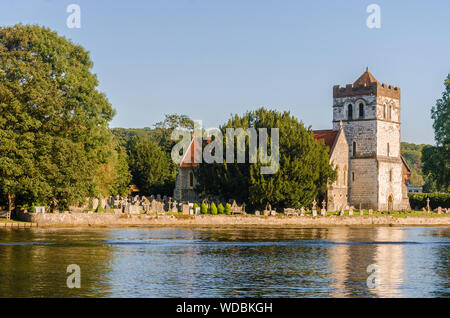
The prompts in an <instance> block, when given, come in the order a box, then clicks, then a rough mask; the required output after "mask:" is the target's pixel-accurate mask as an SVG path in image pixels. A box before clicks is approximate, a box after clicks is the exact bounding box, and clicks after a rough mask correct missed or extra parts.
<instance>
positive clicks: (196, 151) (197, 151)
mask: <svg viewBox="0 0 450 318" xmlns="http://www.w3.org/2000/svg"><path fill="white" fill-rule="evenodd" d="M210 142H211V139H208V140H203V146H204V145H207V144H209V143H210ZM202 152H203V147H201V146H200V143H199V142H198V140H197V138H192V140H191V143H190V144H189V147H188V149H187V150H186V152H185V153H184V156H183V159H182V160H181V163H180V167H182V168H197V167H198V161H200V158H201V156H202ZM195 159H197V160H195ZM195 161H197V162H195Z"/></svg>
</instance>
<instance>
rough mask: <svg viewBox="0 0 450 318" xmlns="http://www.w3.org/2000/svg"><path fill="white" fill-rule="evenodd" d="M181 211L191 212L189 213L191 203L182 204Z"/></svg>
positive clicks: (184, 212)
mask: <svg viewBox="0 0 450 318" xmlns="http://www.w3.org/2000/svg"><path fill="white" fill-rule="evenodd" d="M181 212H182V213H183V214H185V215H187V214H190V213H189V204H188V203H183V204H182V205H181Z"/></svg>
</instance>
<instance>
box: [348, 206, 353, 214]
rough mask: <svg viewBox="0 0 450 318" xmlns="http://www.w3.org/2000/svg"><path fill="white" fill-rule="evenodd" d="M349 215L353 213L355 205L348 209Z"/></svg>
mask: <svg viewBox="0 0 450 318" xmlns="http://www.w3.org/2000/svg"><path fill="white" fill-rule="evenodd" d="M348 215H353V206H351V207H350V208H349V209H348Z"/></svg>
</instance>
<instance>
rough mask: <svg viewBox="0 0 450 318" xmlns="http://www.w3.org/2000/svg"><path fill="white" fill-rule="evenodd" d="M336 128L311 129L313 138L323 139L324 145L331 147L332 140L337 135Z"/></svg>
mask: <svg viewBox="0 0 450 318" xmlns="http://www.w3.org/2000/svg"><path fill="white" fill-rule="evenodd" d="M338 133H339V131H338V130H331V129H327V130H313V134H314V139H315V140H317V141H320V140H323V141H324V143H325V145H327V146H328V147H330V150H331V148H332V147H333V144H334V141H335V140H336V137H337V135H338Z"/></svg>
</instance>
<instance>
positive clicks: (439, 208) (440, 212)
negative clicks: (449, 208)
mask: <svg viewBox="0 0 450 318" xmlns="http://www.w3.org/2000/svg"><path fill="white" fill-rule="evenodd" d="M437 213H438V214H442V208H441V207H440V206H438V208H437Z"/></svg>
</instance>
